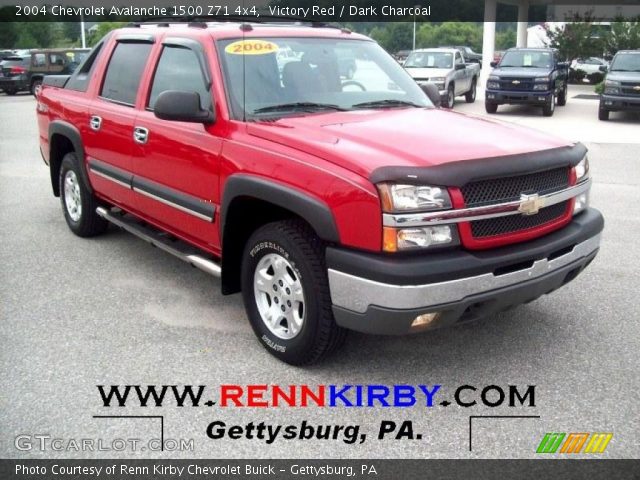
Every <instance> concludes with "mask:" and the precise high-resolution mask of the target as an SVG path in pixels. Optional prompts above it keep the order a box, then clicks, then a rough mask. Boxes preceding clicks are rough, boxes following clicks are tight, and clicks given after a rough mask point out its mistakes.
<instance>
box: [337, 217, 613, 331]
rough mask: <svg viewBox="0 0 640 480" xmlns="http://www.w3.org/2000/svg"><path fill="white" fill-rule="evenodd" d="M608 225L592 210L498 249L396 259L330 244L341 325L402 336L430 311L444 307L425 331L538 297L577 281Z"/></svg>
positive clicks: (596, 249)
mask: <svg viewBox="0 0 640 480" xmlns="http://www.w3.org/2000/svg"><path fill="white" fill-rule="evenodd" d="M603 227H604V220H603V218H602V215H601V214H600V213H599V212H598V211H597V210H594V209H588V210H586V211H584V212H582V213H580V214H579V215H577V216H576V217H575V218H574V219H573V221H572V223H570V224H569V225H568V226H566V227H565V228H563V229H561V230H559V231H557V232H554V233H551V234H549V235H546V236H544V237H542V238H538V239H536V240H533V241H530V242H526V243H521V244H516V245H510V246H508V247H503V248H499V249H494V250H487V251H478V252H469V251H463V250H458V251H449V252H445V251H443V252H438V253H430V254H428V255H424V256H420V257H404V258H392V257H390V256H383V255H373V254H365V253H357V252H352V251H347V250H340V249H336V248H328V249H327V266H328V269H329V286H330V290H331V299H332V302H333V313H334V316H335V319H336V323H337V324H338V325H340V326H342V327H345V328H349V329H352V330H358V331H361V332H366V333H373V334H387V335H401V334H405V333H410V332H412V331H413V330H412V323H413V321H414V320H415V319H416V317H417V316H419V315H423V314H426V313H435V312H439V313H438V316H437V317H436V318H435V319H434V320H433V321H432V322H431V323H429V324H428V325H427V326H426V327H422V328H420V330H424V329H425V328H429V329H431V328H437V327H442V326H447V325H452V324H455V323H459V322H464V321H468V320H474V319H477V318H480V317H485V316H488V315H492V314H494V313H497V312H499V311H502V310H506V309H508V308H510V307H512V306H515V305H520V304H522V303H527V302H530V301H532V300H535V299H536V298H538V297H540V296H541V295H544V294H545V293H550V292H552V291H553V290H556V289H557V288H559V287H561V286H562V285H564V284H566V283H567V282H569V281H571V280H573V279H574V278H575V277H576V276H577V275H578V274H579V273H580V272H581V271H582V270H583V269H584V268H585V267H586V266H587V265H588V264H589V263H590V262H591V261H592V260H593V258H594V257H595V256H596V254H597V252H598V248H599V245H600V232H601V231H602V229H603Z"/></svg>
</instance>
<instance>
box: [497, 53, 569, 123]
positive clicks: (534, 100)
mask: <svg viewBox="0 0 640 480" xmlns="http://www.w3.org/2000/svg"><path fill="white" fill-rule="evenodd" d="M491 66H492V67H494V70H493V71H492V72H491V75H490V76H489V79H488V81H487V91H486V95H485V108H486V110H487V113H496V111H497V110H498V105H503V104H510V105H511V104H524V105H537V106H540V107H542V112H543V114H544V116H545V117H550V116H552V115H553V113H554V112H555V109H556V103H557V104H558V105H559V106H561V107H562V106H564V105H566V103H567V80H568V77H569V64H568V63H566V62H561V61H560V60H559V58H558V51H557V50H555V49H551V48H510V49H509V50H507V51H506V52H505V54H504V55H503V57H502V59H501V60H500V63H496V62H491Z"/></svg>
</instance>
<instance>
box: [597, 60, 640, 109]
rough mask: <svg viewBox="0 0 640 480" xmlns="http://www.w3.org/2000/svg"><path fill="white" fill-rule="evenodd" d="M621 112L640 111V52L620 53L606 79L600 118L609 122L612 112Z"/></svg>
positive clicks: (604, 68)
mask: <svg viewBox="0 0 640 480" xmlns="http://www.w3.org/2000/svg"><path fill="white" fill-rule="evenodd" d="M602 70H603V71H604V72H606V71H607V68H606V67H604V66H603V67H602ZM619 111H640V50H622V51H619V52H618V53H617V54H616V56H615V57H614V58H613V60H612V61H611V68H610V70H609V73H607V75H606V77H605V80H604V93H603V94H602V95H601V96H600V108H599V109H598V118H600V120H609V113H610V112H619Z"/></svg>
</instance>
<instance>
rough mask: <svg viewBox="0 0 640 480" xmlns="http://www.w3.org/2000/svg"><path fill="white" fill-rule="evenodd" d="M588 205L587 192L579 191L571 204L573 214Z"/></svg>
mask: <svg viewBox="0 0 640 480" xmlns="http://www.w3.org/2000/svg"><path fill="white" fill-rule="evenodd" d="M588 206H589V192H584V193H581V194H580V195H578V196H577V197H576V201H575V203H574V205H573V214H574V215H575V214H576V213H580V212H581V211H583V210H584V209H585V208H587V207H588Z"/></svg>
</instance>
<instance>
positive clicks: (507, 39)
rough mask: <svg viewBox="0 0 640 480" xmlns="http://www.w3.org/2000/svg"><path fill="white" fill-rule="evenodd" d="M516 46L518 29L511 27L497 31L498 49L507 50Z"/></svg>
mask: <svg viewBox="0 0 640 480" xmlns="http://www.w3.org/2000/svg"><path fill="white" fill-rule="evenodd" d="M515 46H516V31H515V30H512V29H509V30H505V31H503V32H497V33H496V50H506V49H508V48H511V47H515Z"/></svg>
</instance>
